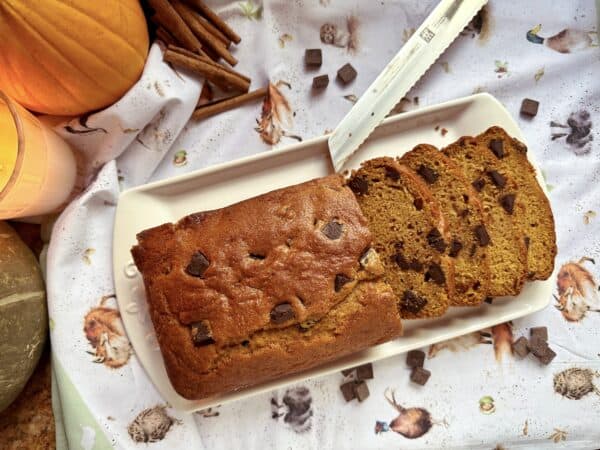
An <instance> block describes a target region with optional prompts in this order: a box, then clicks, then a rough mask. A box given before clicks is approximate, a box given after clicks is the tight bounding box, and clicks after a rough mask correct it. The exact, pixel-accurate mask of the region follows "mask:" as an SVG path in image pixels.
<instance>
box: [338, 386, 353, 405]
mask: <svg viewBox="0 0 600 450" xmlns="http://www.w3.org/2000/svg"><path fill="white" fill-rule="evenodd" d="M355 384H356V383H355V382H354V381H348V382H347V383H344V384H342V385H341V386H340V390H341V391H342V395H343V396H344V400H346V401H347V402H349V401H351V400H354V399H355V398H356V394H354V385H355Z"/></svg>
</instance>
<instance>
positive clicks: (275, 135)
mask: <svg viewBox="0 0 600 450" xmlns="http://www.w3.org/2000/svg"><path fill="white" fill-rule="evenodd" d="M280 86H286V87H287V88H288V89H291V86H290V84H289V83H287V82H285V81H278V82H277V83H275V84H273V83H269V91H268V93H267V96H266V97H265V99H264V101H263V105H262V111H261V116H260V120H258V119H257V120H256V123H257V125H258V126H257V127H256V128H254V129H255V130H256V131H257V132H258V134H259V135H260V137H261V139H262V140H263V141H264V142H265V144H269V145H275V144H277V143H279V141H280V140H281V138H282V137H284V136H285V137H288V138H291V139H296V140H298V141H302V138H301V137H300V136H296V135H293V134H290V133H289V131H286V129H290V128H292V126H293V112H292V108H291V107H290V104H289V102H288V101H287V99H286V98H285V96H284V95H283V94H282V93H281V91H280V90H279V87H280Z"/></svg>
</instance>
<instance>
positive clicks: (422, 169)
mask: <svg viewBox="0 0 600 450" xmlns="http://www.w3.org/2000/svg"><path fill="white" fill-rule="evenodd" d="M417 173H418V174H419V175H421V177H422V178H423V179H424V180H425V181H427V183H429V184H433V183H435V182H436V180H437V179H438V178H439V175H438V173H437V172H436V171H435V170H433V169H432V168H431V167H428V166H426V165H423V164H421V165H420V166H419V169H418V170H417Z"/></svg>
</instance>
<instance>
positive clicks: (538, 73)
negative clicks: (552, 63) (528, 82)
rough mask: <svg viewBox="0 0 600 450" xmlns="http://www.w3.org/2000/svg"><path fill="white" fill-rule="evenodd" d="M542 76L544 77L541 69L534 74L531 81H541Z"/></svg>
mask: <svg viewBox="0 0 600 450" xmlns="http://www.w3.org/2000/svg"><path fill="white" fill-rule="evenodd" d="M543 76H544V68H543V67H542V68H540V69H538V70H537V71H536V72H535V75H534V76H533V79H534V80H535V82H536V83H537V82H538V81H540V80H541V79H542V77H543Z"/></svg>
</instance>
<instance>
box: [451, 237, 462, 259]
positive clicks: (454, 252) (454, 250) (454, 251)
mask: <svg viewBox="0 0 600 450" xmlns="http://www.w3.org/2000/svg"><path fill="white" fill-rule="evenodd" d="M462 248H463V245H462V244H461V243H460V241H457V240H456V239H454V240H452V243H451V244H450V251H449V252H448V255H449V256H451V257H452V258H456V257H457V256H458V254H459V253H460V251H461V250H462Z"/></svg>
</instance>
